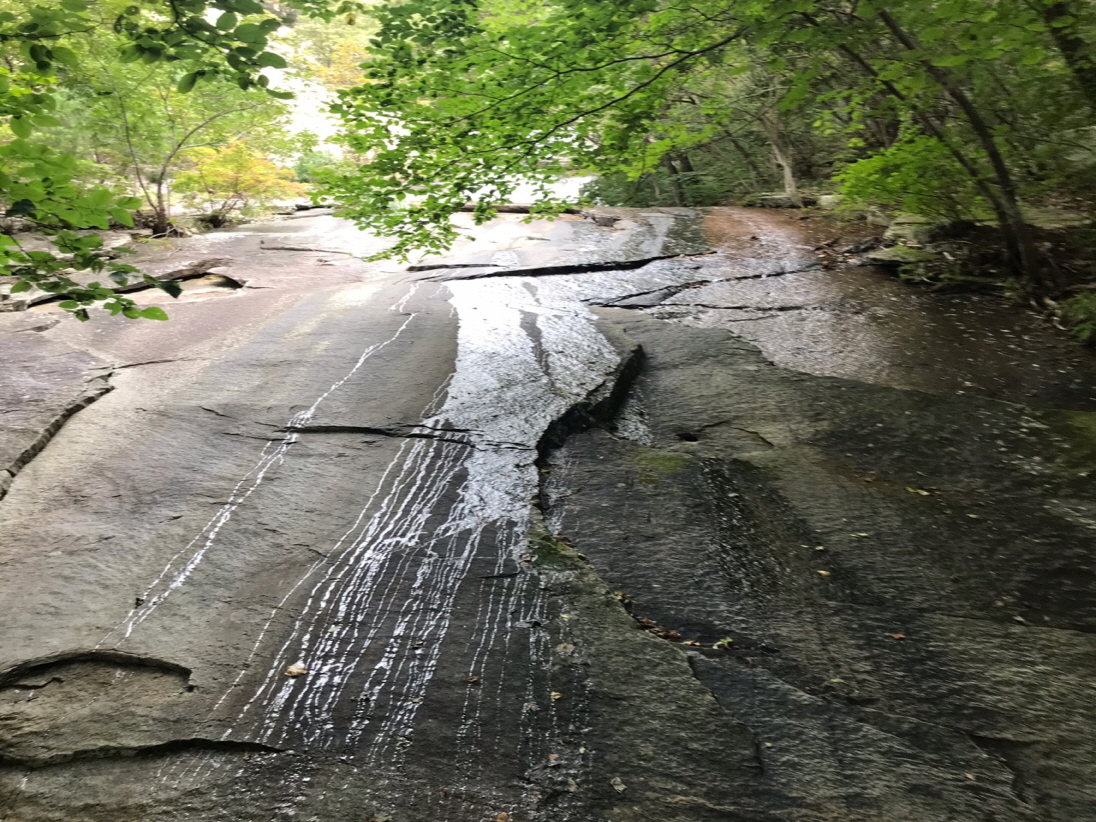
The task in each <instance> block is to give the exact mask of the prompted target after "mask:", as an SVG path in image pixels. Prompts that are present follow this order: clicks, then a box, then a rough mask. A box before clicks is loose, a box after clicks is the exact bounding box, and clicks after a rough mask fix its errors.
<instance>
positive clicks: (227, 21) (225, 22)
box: [215, 11, 240, 31]
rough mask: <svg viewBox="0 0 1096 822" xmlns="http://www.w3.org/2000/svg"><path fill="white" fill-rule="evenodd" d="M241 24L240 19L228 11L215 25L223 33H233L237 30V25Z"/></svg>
mask: <svg viewBox="0 0 1096 822" xmlns="http://www.w3.org/2000/svg"><path fill="white" fill-rule="evenodd" d="M239 22H240V18H239V17H237V16H236V15H235V14H233V13H232V12H230V11H226V12H225V13H224V14H222V15H221V16H220V17H218V18H217V22H216V23H215V25H216V26H217V28H218V29H220V30H221V31H232V29H234V28H236V24H237V23H239Z"/></svg>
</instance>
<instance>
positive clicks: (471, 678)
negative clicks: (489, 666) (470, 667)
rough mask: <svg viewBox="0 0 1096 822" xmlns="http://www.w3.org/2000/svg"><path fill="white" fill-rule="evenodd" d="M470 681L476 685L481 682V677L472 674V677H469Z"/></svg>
mask: <svg viewBox="0 0 1096 822" xmlns="http://www.w3.org/2000/svg"><path fill="white" fill-rule="evenodd" d="M468 681H469V682H470V683H472V684H473V685H474V684H475V683H477V682H479V677H478V676H470V677H468Z"/></svg>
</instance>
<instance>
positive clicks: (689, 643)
mask: <svg viewBox="0 0 1096 822" xmlns="http://www.w3.org/2000/svg"><path fill="white" fill-rule="evenodd" d="M681 644H682V645H693V646H695V647H697V648H699V647H700V643H699V642H697V641H696V640H695V639H690V640H689V641H688V642H682V643H681Z"/></svg>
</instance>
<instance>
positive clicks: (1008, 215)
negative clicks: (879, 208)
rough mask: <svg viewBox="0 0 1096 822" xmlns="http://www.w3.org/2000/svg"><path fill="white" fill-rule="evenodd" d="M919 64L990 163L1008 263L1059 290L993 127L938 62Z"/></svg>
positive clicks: (908, 43) (900, 35)
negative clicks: (1041, 254)
mask: <svg viewBox="0 0 1096 822" xmlns="http://www.w3.org/2000/svg"><path fill="white" fill-rule="evenodd" d="M878 14H879V19H880V20H882V21H883V24H884V25H885V26H886V27H887V28H888V29H889V30H890V32H891V34H893V35H894V38H895V39H896V40H897V41H898V42H899V43H901V44H902V46H903V47H904V48H906V49H908V50H910V51H916V50H918V44H917V42H916V41H915V40H914V39H913V37H911V36H910V35H909V34H908V33H907V32H906V31H905V30H903V29H902V27H901V26H900V25H899V24H898V21H896V20H895V19H894V18H893V17H892V16H891V15H890V13H889V12H888V11H886V10H885V9H880V10H879V12H878ZM921 64H922V65H923V66H924V68H925V71H926V72H927V73H928V75H929V76H930V77H932V79H933V80H935V81H936V82H937V84H939V86H940V88H942V89H943V90H944V92H945V93H946V94H947V95H948V96H949V97H951V99H952V100H954V101H955V103H956V105H958V106H959V108H960V110H962V112H963V114H964V115H965V116H966V118H967V122H968V123H969V124H970V127H971V129H972V130H973V132H974V136H975V137H976V138H977V140H978V143H979V145H981V146H982V150H983V151H984V152H985V153H986V158H987V159H988V160H989V163H990V167H991V168H992V169H993V177H994V182H995V183H996V189H997V193H998V194H999V196H997V197H991V198H989V199H990V203H991V205H992V206H993V210H994V212H995V214H996V217H997V222H998V225H999V226H1000V228H1001V232H1002V234H1003V235H1004V239H1005V247H1006V250H1007V252H1008V258H1009V266H1010V267H1011V268H1012V269H1013V271H1014V272H1015V273H1016V274H1019V275H1021V276H1026V277H1029V278H1030V279H1031V280H1032V282H1034V283H1035V284H1036V285H1037V286H1039V288H1040V289H1041V290H1043V291H1045V292H1048V293H1051V294H1053V293H1054V292H1056V291H1057V290H1059V288H1060V284H1059V283H1058V282H1057V281H1056V278H1055V277H1054V275H1053V274H1052V272H1050V271H1049V270H1048V269H1047V268H1046V267H1045V266H1043V265H1041V264H1040V262H1039V254H1038V252H1037V251H1036V249H1035V242H1034V240H1033V239H1032V236H1031V230H1030V228H1029V227H1028V224H1027V221H1026V220H1025V219H1024V215H1023V213H1022V212H1021V211H1020V203H1019V199H1018V197H1017V190H1016V183H1015V181H1014V180H1013V179H1012V173H1011V172H1010V171H1009V169H1008V166H1007V165H1006V163H1005V159H1004V157H1003V156H1002V155H1001V150H1000V148H999V147H998V145H997V141H996V140H995V139H994V138H993V131H992V129H991V128H990V126H989V124H988V123H987V122H986V120H985V118H983V117H982V114H981V112H980V111H979V110H978V108H977V107H976V106H975V105H974V102H973V101H972V100H971V99H970V98H969V97H968V96H967V94H966V93H965V92H964V91H963V90H962V89H961V88H959V86H958V85H957V84H956V83H954V82H953V81H952V79H951V77H950V76H949V75H948V73H947V72H946V71H944V70H943V69H942V68H940V67H939V66H935V65H933V64H932V63H931V62H930V61H928V60H922V61H921Z"/></svg>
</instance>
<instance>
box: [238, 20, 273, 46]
mask: <svg viewBox="0 0 1096 822" xmlns="http://www.w3.org/2000/svg"><path fill="white" fill-rule="evenodd" d="M232 34H233V35H234V36H235V37H236V38H237V39H239V40H242V41H243V42H245V43H260V42H262V41H264V40H265V39H266V35H265V34H263V30H262V29H261V28H259V27H258V26H257V25H255V24H254V23H244V24H243V25H242V26H237V27H236V30H235V31H233V32H232Z"/></svg>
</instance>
